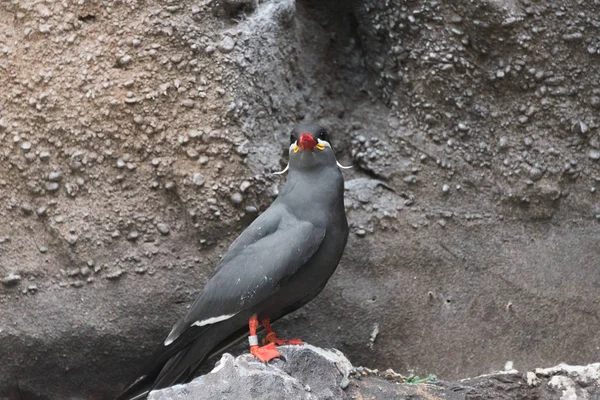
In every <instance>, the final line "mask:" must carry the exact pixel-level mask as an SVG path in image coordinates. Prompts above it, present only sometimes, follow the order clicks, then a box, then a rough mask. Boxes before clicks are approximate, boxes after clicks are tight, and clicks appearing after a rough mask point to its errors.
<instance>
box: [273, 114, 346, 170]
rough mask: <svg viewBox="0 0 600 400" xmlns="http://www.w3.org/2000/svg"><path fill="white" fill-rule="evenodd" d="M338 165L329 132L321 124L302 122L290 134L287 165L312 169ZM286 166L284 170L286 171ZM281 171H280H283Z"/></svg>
mask: <svg viewBox="0 0 600 400" xmlns="http://www.w3.org/2000/svg"><path fill="white" fill-rule="evenodd" d="M335 165H337V166H338V167H340V168H349V167H343V166H342V165H340V164H339V163H338V162H337V160H336V158H335V154H334V153H333V149H332V147H331V142H330V139H329V134H328V133H327V130H326V129H325V128H323V127H322V126H321V125H319V124H317V123H314V122H309V123H302V124H300V125H298V126H296V128H294V130H293V131H292V133H291V134H290V161H289V165H288V167H290V168H295V169H313V168H316V167H324V166H335ZM286 170H287V168H286V169H285V170H284V171H286ZM284 171H282V172H284Z"/></svg>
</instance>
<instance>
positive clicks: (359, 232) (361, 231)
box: [356, 229, 367, 237]
mask: <svg viewBox="0 0 600 400" xmlns="http://www.w3.org/2000/svg"><path fill="white" fill-rule="evenodd" d="M366 234H367V231H365V230H364V229H359V230H357V231H356V236H358V237H363V236H365V235H366Z"/></svg>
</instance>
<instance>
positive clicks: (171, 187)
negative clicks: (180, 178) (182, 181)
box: [165, 181, 175, 190]
mask: <svg viewBox="0 0 600 400" xmlns="http://www.w3.org/2000/svg"><path fill="white" fill-rule="evenodd" d="M165 190H175V182H173V181H169V182H166V183H165Z"/></svg>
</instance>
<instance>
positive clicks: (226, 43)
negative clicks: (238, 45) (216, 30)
mask: <svg viewBox="0 0 600 400" xmlns="http://www.w3.org/2000/svg"><path fill="white" fill-rule="evenodd" d="M234 47H235V41H234V40H233V39H232V38H231V37H229V36H224V37H223V39H222V40H221V42H220V43H219V46H218V49H219V51H220V52H221V53H224V54H227V53H231V52H232V51H233V48H234Z"/></svg>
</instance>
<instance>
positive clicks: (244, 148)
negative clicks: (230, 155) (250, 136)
mask: <svg viewBox="0 0 600 400" xmlns="http://www.w3.org/2000/svg"><path fill="white" fill-rule="evenodd" d="M247 144H248V142H247V141H246V142H244V143H242V144H240V145H239V146H238V147H236V149H235V152H236V153H238V154H239V155H240V156H245V155H247V154H248V147H247Z"/></svg>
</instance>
